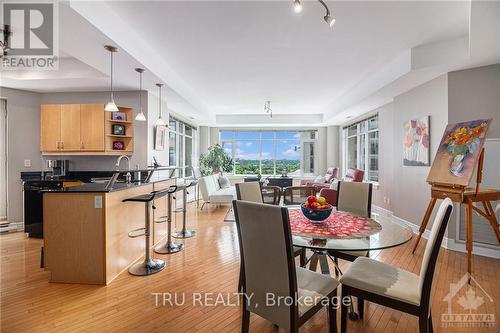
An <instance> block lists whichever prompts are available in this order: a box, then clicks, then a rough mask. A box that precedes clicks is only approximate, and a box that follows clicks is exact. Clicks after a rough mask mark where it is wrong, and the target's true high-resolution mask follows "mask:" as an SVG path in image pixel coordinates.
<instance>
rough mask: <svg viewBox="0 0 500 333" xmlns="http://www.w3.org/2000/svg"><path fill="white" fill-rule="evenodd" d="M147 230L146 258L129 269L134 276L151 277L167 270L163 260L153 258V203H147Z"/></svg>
mask: <svg viewBox="0 0 500 333" xmlns="http://www.w3.org/2000/svg"><path fill="white" fill-rule="evenodd" d="M145 206H146V214H145V215H146V228H145V229H146V230H145V232H144V236H145V237H144V238H145V245H146V257H145V259H144V261H143V262H138V263H136V264H134V265H132V266H130V268H129V269H128V272H129V273H130V274H132V275H151V274H154V273H158V272H160V271H161V270H163V269H164V268H165V262H164V261H163V260H161V259H152V258H151V238H150V237H151V233H150V229H151V221H150V217H151V212H150V211H151V202H146V204H145Z"/></svg>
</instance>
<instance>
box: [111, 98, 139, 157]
mask: <svg viewBox="0 0 500 333" xmlns="http://www.w3.org/2000/svg"><path fill="white" fill-rule="evenodd" d="M118 110H119V111H118V112H123V113H124V114H125V116H126V120H118V119H111V116H112V112H106V115H105V116H106V117H105V119H106V123H105V124H104V125H105V138H104V150H105V151H106V152H107V153H111V154H116V155H121V154H123V155H131V154H132V153H133V152H134V123H133V117H134V109H132V108H129V107H122V106H118ZM114 124H121V125H123V126H124V127H125V135H116V134H113V125H114ZM115 141H122V142H123V145H124V147H125V149H124V150H116V149H113V142H115Z"/></svg>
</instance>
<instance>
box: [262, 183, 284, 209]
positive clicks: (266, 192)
mask: <svg viewBox="0 0 500 333" xmlns="http://www.w3.org/2000/svg"><path fill="white" fill-rule="evenodd" d="M262 198H263V199H264V203H267V204H271V205H279V204H280V201H281V188H280V187H279V186H269V185H266V186H262Z"/></svg>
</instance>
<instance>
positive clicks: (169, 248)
mask: <svg viewBox="0 0 500 333" xmlns="http://www.w3.org/2000/svg"><path fill="white" fill-rule="evenodd" d="M176 191H177V186H175V185H172V186H170V187H169V188H168V192H167V196H166V197H167V215H166V216H161V217H160V218H159V220H157V221H155V223H165V222H167V224H168V225H167V242H166V243H165V244H163V245H158V246H157V247H155V252H156V253H160V254H170V253H176V252H179V251H181V250H182V248H183V247H184V244H177V243H174V242H173V241H172V196H173V194H174V193H175V192H176Z"/></svg>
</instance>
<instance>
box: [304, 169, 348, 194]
mask: <svg viewBox="0 0 500 333" xmlns="http://www.w3.org/2000/svg"><path fill="white" fill-rule="evenodd" d="M338 173H339V168H334V167H331V168H328V170H326V174H325V175H324V176H318V178H324V179H322V181H321V182H318V181H316V180H314V181H311V180H301V181H300V185H301V186H313V187H315V188H316V191H319V190H321V189H322V188H330V184H331V183H332V182H333V181H334V180H335V179H337V177H338ZM318 178H316V179H318Z"/></svg>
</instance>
